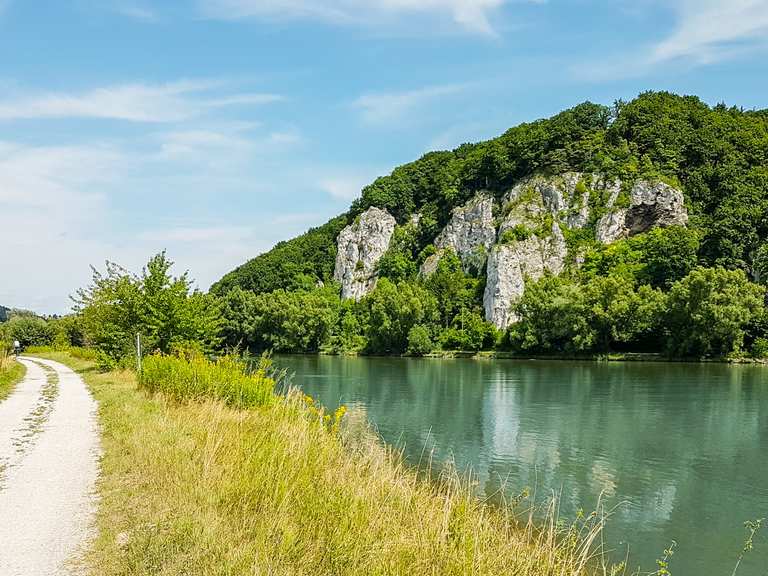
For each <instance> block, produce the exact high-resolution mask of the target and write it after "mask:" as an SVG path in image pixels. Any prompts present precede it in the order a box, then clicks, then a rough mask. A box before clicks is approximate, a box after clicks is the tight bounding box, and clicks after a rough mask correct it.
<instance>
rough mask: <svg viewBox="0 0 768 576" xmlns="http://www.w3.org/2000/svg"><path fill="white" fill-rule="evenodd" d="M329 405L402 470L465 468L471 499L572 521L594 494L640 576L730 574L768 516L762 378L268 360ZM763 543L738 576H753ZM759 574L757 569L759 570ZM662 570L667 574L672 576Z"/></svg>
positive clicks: (538, 366)
mask: <svg viewBox="0 0 768 576" xmlns="http://www.w3.org/2000/svg"><path fill="white" fill-rule="evenodd" d="M278 362H279V363H280V364H282V365H283V366H285V367H287V368H289V369H290V370H292V371H295V372H296V377H295V383H296V384H298V385H301V386H302V387H303V388H304V389H305V390H306V391H307V392H308V393H310V394H312V395H314V396H316V397H317V398H318V399H319V400H320V401H321V402H322V403H323V404H325V405H326V406H328V407H329V408H335V407H336V406H337V405H338V404H340V403H347V404H352V405H360V406H363V407H365V409H366V411H367V414H368V417H369V419H370V420H371V422H373V423H374V424H375V426H376V427H377V428H378V430H379V432H380V433H381V435H382V436H383V437H384V438H385V439H386V440H387V441H388V442H390V443H393V444H397V445H399V446H401V447H403V448H404V450H405V453H406V456H407V457H408V458H409V460H410V461H411V462H414V463H418V462H420V461H423V454H424V453H425V450H426V452H427V453H429V452H430V451H433V452H434V457H435V459H436V461H438V462H442V461H445V460H446V459H448V458H449V457H451V456H452V457H453V458H454V460H455V462H456V465H457V466H458V467H459V469H463V470H466V469H469V468H471V469H472V471H473V474H474V476H475V477H476V479H477V480H478V490H479V492H480V493H481V494H483V495H486V496H490V495H492V494H494V493H495V492H496V491H497V490H498V489H499V487H500V486H501V485H502V484H505V486H506V489H507V491H509V492H510V493H519V492H520V491H521V490H522V489H523V488H525V487H535V488H536V490H537V491H538V493H539V494H542V493H550V492H551V491H556V492H560V491H562V494H563V502H562V509H563V512H564V514H565V515H567V516H573V515H574V514H575V512H576V510H578V509H579V508H582V507H583V508H586V509H591V508H592V507H593V506H594V505H595V504H596V502H597V500H598V498H599V497H600V495H601V494H602V495H603V496H604V498H607V500H608V503H609V505H616V506H617V508H616V511H615V515H614V517H613V518H612V520H611V525H610V529H609V534H608V535H609V537H610V539H611V541H612V542H613V543H614V545H615V546H616V547H619V546H622V545H626V543H628V545H629V546H630V550H631V556H632V558H633V559H634V560H635V563H642V565H643V566H644V567H646V568H647V569H650V568H652V567H653V561H654V559H655V558H656V557H657V556H658V555H659V554H660V553H661V552H662V550H663V549H664V548H665V547H667V546H668V545H669V543H670V541H671V540H672V539H674V540H676V541H677V542H678V543H679V546H678V553H677V554H676V555H675V558H674V562H675V564H674V566H676V567H677V570H678V571H679V573H680V574H696V575H707V574H713V575H714V574H730V570H731V569H732V568H733V563H734V561H735V557H736V555H737V554H738V552H739V551H740V549H741V546H742V544H743V528H742V524H743V522H744V521H745V520H747V519H751V518H756V517H762V516H768V452H767V449H768V383H767V380H768V378H767V376H768V369H765V368H762V367H755V366H725V365H715V364H710V365H707V364H663V363H659V364H639V363H604V364H598V363H588V362H584V363H563V362H542V361H525V362H519V361H514V362H513V361H475V360H461V359H451V360H433V359H424V360H412V359H397V358H372V359H371V358H368V359H366V358H336V357H280V358H278ZM765 566H768V539H765V538H764V541H762V542H761V543H758V545H757V546H756V550H755V551H754V552H753V553H752V554H751V555H750V556H749V557H748V559H747V561H745V563H743V564H742V567H741V568H740V571H739V574H741V575H744V576H750V575H755V576H757V575H759V576H764V572H765ZM760 568H762V569H763V571H762V572H761V571H760ZM673 573H674V570H673Z"/></svg>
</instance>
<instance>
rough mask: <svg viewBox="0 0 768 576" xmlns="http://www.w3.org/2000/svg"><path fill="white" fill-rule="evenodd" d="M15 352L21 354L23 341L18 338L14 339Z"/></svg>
mask: <svg viewBox="0 0 768 576" xmlns="http://www.w3.org/2000/svg"><path fill="white" fill-rule="evenodd" d="M13 353H14V355H16V356H18V355H19V354H21V342H19V341H18V340H14V341H13Z"/></svg>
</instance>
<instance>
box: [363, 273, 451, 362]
mask: <svg viewBox="0 0 768 576" xmlns="http://www.w3.org/2000/svg"><path fill="white" fill-rule="evenodd" d="M361 305H362V306H363V307H364V308H366V309H367V310H366V313H367V314H368V325H367V329H366V338H367V340H368V348H367V350H368V351H369V352H372V353H388V354H391V353H396V354H401V353H403V352H405V351H406V350H407V348H408V334H409V333H410V331H411V328H413V327H414V326H415V325H417V324H421V325H424V326H428V327H429V326H433V327H434V326H436V325H437V324H438V322H439V319H440V313H439V311H438V308H437V300H436V299H435V297H434V296H433V295H432V294H431V293H430V292H429V291H428V290H426V289H425V288H423V287H422V286H420V285H419V284H417V283H413V282H399V283H398V284H395V283H394V282H392V281H390V280H388V279H387V278H382V279H380V280H379V282H378V284H377V286H376V289H375V290H374V291H373V292H372V293H371V294H370V295H369V296H367V297H366V298H364V299H363V301H361Z"/></svg>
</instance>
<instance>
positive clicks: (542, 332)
mask: <svg viewBox="0 0 768 576" xmlns="http://www.w3.org/2000/svg"><path fill="white" fill-rule="evenodd" d="M515 311H516V312H517V314H518V316H519V318H520V320H519V322H517V323H515V324H513V325H512V326H511V327H510V328H509V330H508V332H507V336H506V338H507V341H508V342H509V344H510V346H511V347H512V348H513V349H515V350H521V351H530V352H558V353H563V352H565V353H573V352H584V351H588V350H591V349H592V347H593V345H594V341H595V334H594V332H593V330H592V329H591V327H590V326H589V324H588V322H587V311H588V307H587V303H586V299H585V297H584V291H583V289H582V288H581V286H579V285H578V284H575V283H573V282H572V281H570V280H568V279H566V278H562V277H557V276H551V275H546V276H544V277H543V278H542V279H540V280H539V281H537V282H529V283H528V284H527V285H526V287H525V292H524V293H523V297H522V298H521V299H520V302H518V304H517V305H516V306H515Z"/></svg>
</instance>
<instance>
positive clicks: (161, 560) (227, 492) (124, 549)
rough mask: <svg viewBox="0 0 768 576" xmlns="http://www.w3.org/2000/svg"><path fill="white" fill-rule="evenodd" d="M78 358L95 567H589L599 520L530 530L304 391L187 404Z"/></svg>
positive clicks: (576, 570)
mask: <svg viewBox="0 0 768 576" xmlns="http://www.w3.org/2000/svg"><path fill="white" fill-rule="evenodd" d="M48 357H51V358H54V359H57V360H59V361H63V362H66V363H68V364H69V365H70V366H72V367H73V368H75V369H77V370H79V371H81V373H82V374H83V375H84V377H85V379H86V381H87V382H88V384H89V385H90V387H91V389H92V391H93V393H94V395H95V396H96V398H97V399H98V401H99V404H100V421H101V429H102V447H103V460H102V467H101V470H102V476H101V479H100V482H99V493H100V509H99V512H98V519H97V524H98V536H97V538H96V540H95V542H94V545H93V548H92V550H91V551H90V554H89V557H88V560H89V562H90V565H91V567H92V571H93V573H94V574H99V575H100V576H110V575H118V574H121V575H125V574H131V575H140V574H153V575H163V576H181V575H190V574H194V575H197V574H201V575H202V574H205V575H222V576H223V575H233V574H265V575H266V574H270V575H299V574H301V575H303V574H307V575H310V574H311V575H313V576H314V575H322V574H334V575H353V574H355V575H357V574H372V575H377V574H379V575H384V574H393V575H394V574H408V575H422V574H430V575H432V574H434V575H451V574H455V575H458V574H462V575H465V574H473V575H474V574H517V575H519V576H534V575H536V576H548V575H551V576H555V575H557V576H566V575H568V576H580V575H586V574H588V569H587V558H588V556H589V555H590V554H591V553H592V547H591V545H590V542H589V541H587V542H585V541H584V538H585V537H586V538H587V540H589V538H590V537H594V536H595V535H596V532H591V533H590V534H581V535H578V534H576V533H573V534H571V536H572V537H571V538H562V537H561V536H563V535H562V534H557V533H556V532H557V530H558V529H557V528H556V527H555V526H556V525H555V523H553V524H552V526H549V527H548V528H547V527H545V528H544V529H541V530H534V529H533V528H532V527H531V526H530V525H520V524H518V523H517V522H516V521H515V519H514V518H513V517H512V515H510V514H508V513H504V512H503V511H499V510H496V509H493V508H490V507H488V506H485V505H484V504H482V503H480V502H479V501H478V500H476V499H475V498H473V497H472V496H471V495H470V494H469V492H468V491H467V490H466V489H464V488H463V487H461V485H460V484H459V483H457V482H447V483H445V484H444V485H442V486H436V485H435V484H431V483H427V482H424V481H421V480H418V479H417V478H416V475H415V474H413V473H412V472H411V471H409V470H408V469H406V468H404V467H403V466H402V465H401V464H399V461H398V459H397V458H396V457H394V456H393V455H392V454H391V453H390V452H389V451H388V450H386V449H385V448H383V447H382V446H380V445H378V444H377V443H370V444H365V443H359V444H356V445H354V446H352V445H350V444H346V445H345V444H344V443H343V442H342V440H341V438H340V436H339V435H338V434H336V433H334V432H333V431H329V428H328V426H326V425H325V424H324V423H323V419H322V418H316V417H315V416H316V415H317V411H316V410H314V409H312V408H308V407H307V405H306V404H305V402H304V401H303V400H301V399H300V398H298V397H295V398H293V399H280V400H279V401H277V402H270V403H268V404H267V405H264V406H261V407H257V408H254V409H250V410H237V409H233V408H229V407H227V406H226V405H225V404H224V403H223V402H221V401H216V400H210V399H203V400H200V401H197V402H184V403H180V402H176V401H172V400H170V399H168V398H167V397H165V396H163V395H162V394H155V395H152V396H151V395H149V394H147V393H145V392H142V391H139V390H138V389H137V385H136V380H135V376H134V374H133V373H131V372H111V373H106V374H99V373H97V372H96V371H95V369H94V367H93V364H92V363H90V362H88V361H85V360H81V359H76V358H72V357H70V356H67V355H64V354H61V353H54V354H49V355H48Z"/></svg>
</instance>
